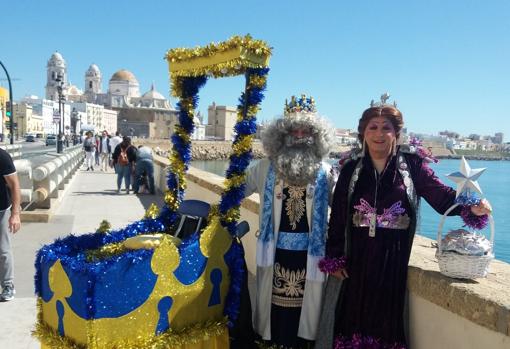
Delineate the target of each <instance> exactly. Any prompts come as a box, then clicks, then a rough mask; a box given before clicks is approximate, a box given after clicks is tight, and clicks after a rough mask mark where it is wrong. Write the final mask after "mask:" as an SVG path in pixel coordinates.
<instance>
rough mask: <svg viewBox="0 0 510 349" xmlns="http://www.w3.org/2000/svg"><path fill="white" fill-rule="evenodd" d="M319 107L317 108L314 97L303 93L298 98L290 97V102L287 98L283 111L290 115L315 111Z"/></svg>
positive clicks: (284, 113)
mask: <svg viewBox="0 0 510 349" xmlns="http://www.w3.org/2000/svg"><path fill="white" fill-rule="evenodd" d="M315 112H317V109H316V108H315V99H313V97H308V98H307V97H306V95H304V94H302V95H301V97H300V98H296V96H292V97H291V98H290V103H289V102H288V101H287V100H285V109H284V111H283V115H285V116H289V115H290V114H293V113H315Z"/></svg>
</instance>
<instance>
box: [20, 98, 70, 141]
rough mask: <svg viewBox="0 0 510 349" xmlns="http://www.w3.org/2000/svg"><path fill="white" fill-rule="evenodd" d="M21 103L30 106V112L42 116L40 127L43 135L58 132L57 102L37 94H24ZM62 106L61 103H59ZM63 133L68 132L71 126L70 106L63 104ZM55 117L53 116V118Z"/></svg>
mask: <svg viewBox="0 0 510 349" xmlns="http://www.w3.org/2000/svg"><path fill="white" fill-rule="evenodd" d="M22 103H26V104H27V105H30V106H32V113H33V114H36V115H40V116H41V118H42V128H43V133H44V134H45V135H48V134H58V132H59V122H58V121H57V119H58V102H56V101H52V100H48V99H42V98H39V97H37V96H26V97H25V98H23V100H22ZM61 108H62V105H61ZM62 111H63V113H62V114H63V116H64V118H63V123H62V128H63V130H62V131H63V133H65V134H70V133H71V131H72V128H71V106H70V105H69V104H63V110H62ZM54 117H55V118H54Z"/></svg>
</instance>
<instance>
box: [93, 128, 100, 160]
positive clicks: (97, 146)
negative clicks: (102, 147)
mask: <svg viewBox="0 0 510 349" xmlns="http://www.w3.org/2000/svg"><path fill="white" fill-rule="evenodd" d="M95 141H96V149H95V152H94V159H95V163H96V166H98V167H99V144H100V143H101V138H100V137H99V135H96V136H95Z"/></svg>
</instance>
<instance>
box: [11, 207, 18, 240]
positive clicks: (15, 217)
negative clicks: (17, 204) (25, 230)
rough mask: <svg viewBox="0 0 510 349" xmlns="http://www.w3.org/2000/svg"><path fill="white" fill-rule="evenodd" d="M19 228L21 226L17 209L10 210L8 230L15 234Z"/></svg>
mask: <svg viewBox="0 0 510 349" xmlns="http://www.w3.org/2000/svg"><path fill="white" fill-rule="evenodd" d="M18 209H19V208H18ZM19 228H21V219H20V216H19V211H11V217H9V231H10V232H11V233H13V234H16V232H17V231H18V230H19Z"/></svg>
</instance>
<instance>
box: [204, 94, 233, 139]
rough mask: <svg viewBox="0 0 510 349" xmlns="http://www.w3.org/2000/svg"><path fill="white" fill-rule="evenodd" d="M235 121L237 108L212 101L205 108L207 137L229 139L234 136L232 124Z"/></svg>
mask: <svg viewBox="0 0 510 349" xmlns="http://www.w3.org/2000/svg"><path fill="white" fill-rule="evenodd" d="M236 121H237V108H236V107H229V106H225V105H216V103H214V102H213V104H212V105H210V106H209V108H208V109H207V126H206V128H205V135H206V137H207V138H212V139H216V140H223V141H231V140H232V139H233V137H234V125H235V123H236Z"/></svg>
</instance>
